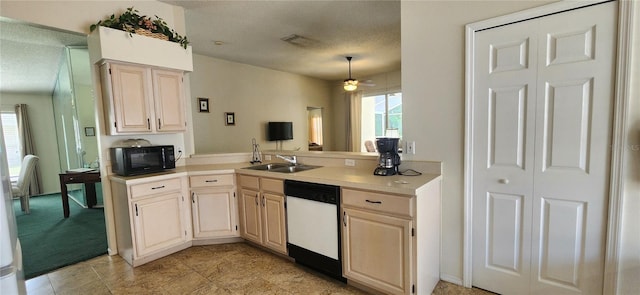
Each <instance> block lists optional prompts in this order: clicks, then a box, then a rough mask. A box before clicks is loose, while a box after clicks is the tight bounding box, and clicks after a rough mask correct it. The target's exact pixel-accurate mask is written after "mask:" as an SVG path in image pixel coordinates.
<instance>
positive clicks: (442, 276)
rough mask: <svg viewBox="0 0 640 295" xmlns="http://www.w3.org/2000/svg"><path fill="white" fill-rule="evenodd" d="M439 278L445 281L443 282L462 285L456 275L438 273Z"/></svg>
mask: <svg viewBox="0 0 640 295" xmlns="http://www.w3.org/2000/svg"><path fill="white" fill-rule="evenodd" d="M440 279H441V280H443V281H445V282H449V283H452V284H456V285H460V286H462V279H461V278H459V277H456V276H452V275H447V274H440Z"/></svg>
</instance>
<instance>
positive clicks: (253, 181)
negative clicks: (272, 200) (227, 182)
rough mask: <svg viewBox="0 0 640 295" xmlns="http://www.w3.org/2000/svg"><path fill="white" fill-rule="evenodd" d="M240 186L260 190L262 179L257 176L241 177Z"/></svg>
mask: <svg viewBox="0 0 640 295" xmlns="http://www.w3.org/2000/svg"><path fill="white" fill-rule="evenodd" d="M240 186H241V187H246V188H251V189H254V190H260V178H259V177H257V176H249V175H240Z"/></svg>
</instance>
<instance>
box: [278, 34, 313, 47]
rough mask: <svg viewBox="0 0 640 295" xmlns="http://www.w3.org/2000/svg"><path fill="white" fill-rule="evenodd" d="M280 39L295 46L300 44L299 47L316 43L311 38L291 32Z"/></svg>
mask: <svg viewBox="0 0 640 295" xmlns="http://www.w3.org/2000/svg"><path fill="white" fill-rule="evenodd" d="M280 40H282V41H284V42H287V43H289V44H292V45H295V46H300V47H309V46H311V45H313V44H315V43H316V42H315V41H313V40H311V39H309V38H306V37H303V36H300V35H298V34H291V35H289V36H285V37H282V38H280Z"/></svg>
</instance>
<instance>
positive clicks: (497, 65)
mask: <svg viewBox="0 0 640 295" xmlns="http://www.w3.org/2000/svg"><path fill="white" fill-rule="evenodd" d="M531 26H532V25H531V23H530V22H522V23H517V24H513V25H510V26H504V27H499V28H495V29H491V30H486V31H482V32H479V33H477V34H476V35H477V36H476V42H477V43H476V49H477V51H476V53H475V54H476V59H475V61H476V63H475V65H474V66H475V77H476V80H475V81H474V84H475V90H474V91H475V101H474V123H475V124H474V139H475V140H474V147H475V151H474V157H473V159H474V164H473V166H474V171H473V172H474V173H473V177H474V186H473V285H474V286H477V287H480V288H483V289H487V290H491V291H494V292H498V293H501V294H505V293H506V294H508V293H514V292H513V291H514V290H520V289H522V290H527V289H523V286H528V285H529V279H530V269H531V267H530V257H531V247H530V244H531V207H532V195H533V181H532V179H533V169H534V162H533V160H534V157H533V155H534V144H533V143H534V135H535V134H534V132H535V97H536V86H535V85H536V74H537V72H536V64H537V54H536V49H537V39H536V38H535V35H533V34H531V33H530V31H531ZM523 293H526V291H525V292H523Z"/></svg>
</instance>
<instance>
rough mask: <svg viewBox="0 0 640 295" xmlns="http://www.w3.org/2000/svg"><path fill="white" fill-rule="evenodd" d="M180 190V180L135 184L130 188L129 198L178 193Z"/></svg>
mask: <svg viewBox="0 0 640 295" xmlns="http://www.w3.org/2000/svg"><path fill="white" fill-rule="evenodd" d="M181 188H182V181H180V178H173V179H167V180H161V181H154V182H148V183H142V184H136V185H132V186H131V198H132V199H133V198H137V197H141V196H147V195H155V194H163V193H166V192H172V191H180V189H181Z"/></svg>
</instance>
